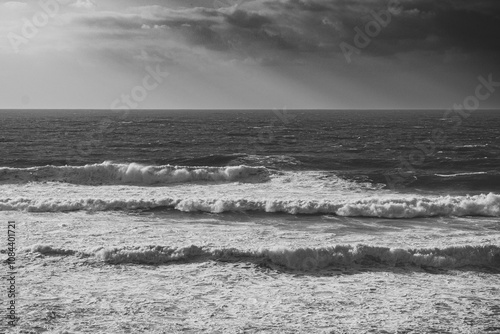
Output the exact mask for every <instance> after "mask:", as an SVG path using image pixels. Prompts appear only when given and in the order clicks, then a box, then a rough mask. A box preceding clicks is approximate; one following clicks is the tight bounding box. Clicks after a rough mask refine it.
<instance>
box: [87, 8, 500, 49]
mask: <svg viewBox="0 0 500 334" xmlns="http://www.w3.org/2000/svg"><path fill="white" fill-rule="evenodd" d="M394 1H395V0H393V2H394ZM396 2H397V1H396ZM388 4H389V2H388V1H387V0H374V1H361V0H334V1H331V0H328V1H327V0H285V1H269V0H267V1H261V0H255V1H245V2H241V3H238V4H237V5H236V6H233V7H226V8H200V7H197V8H188V9H184V10H170V9H167V8H165V7H161V6H149V7H148V6H146V7H137V8H135V9H133V10H132V11H130V12H128V13H125V14H124V13H99V14H92V15H91V14H89V15H86V16H82V17H79V18H78V20H80V22H82V23H83V24H85V25H86V26H88V27H97V28H101V29H103V30H108V31H119V30H122V31H127V30H130V31H131V36H136V35H137V30H139V29H141V30H144V29H143V28H144V26H146V27H151V28H155V27H163V28H165V30H166V29H169V32H170V33H174V34H177V35H178V36H183V37H184V39H185V40H186V41H187V42H188V43H191V44H192V45H196V46H203V47H206V48H208V49H212V50H221V51H223V50H233V51H234V50H237V51H239V52H240V53H243V54H244V53H245V52H246V53H248V55H250V56H253V55H255V54H258V53H259V52H260V51H262V52H267V53H268V52H272V50H273V49H275V50H278V51H279V50H288V51H289V52H317V53H318V54H322V53H323V54H335V53H336V54H339V53H341V49H340V47H339V45H340V44H341V43H342V42H346V43H350V44H352V43H353V39H354V37H355V35H356V31H355V30H354V29H355V28H359V29H361V30H364V28H365V25H366V24H367V23H368V22H370V21H373V20H374V16H373V13H374V12H375V13H380V12H381V11H386V10H387V9H388ZM398 4H399V8H400V9H401V10H400V12H398V13H397V14H393V15H391V20H390V23H389V24H388V25H387V27H384V28H383V29H381V32H380V34H378V35H377V36H375V37H373V38H372V41H371V43H370V47H367V48H366V49H364V50H363V53H365V54H368V55H375V56H384V55H393V54H398V53H403V52H412V51H430V52H436V53H444V52H447V51H449V50H458V51H457V52H462V53H468V52H476V51H479V52H489V51H499V50H500V37H499V36H500V35H499V34H498V30H499V29H498V28H499V27H500V2H499V1H498V0H481V1H474V2H471V1H466V0H456V1H448V0H444V1H437V2H436V1H430V0H401V1H399V2H398ZM134 31H136V32H134ZM141 33H142V34H145V35H146V36H147V35H148V34H153V31H152V30H151V31H149V32H148V31H142V32H141ZM153 35H154V34H153ZM153 35H152V36H153Z"/></svg>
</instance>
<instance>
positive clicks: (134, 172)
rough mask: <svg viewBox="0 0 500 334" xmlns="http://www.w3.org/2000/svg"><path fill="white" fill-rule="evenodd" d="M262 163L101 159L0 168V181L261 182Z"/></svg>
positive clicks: (264, 175)
mask: <svg viewBox="0 0 500 334" xmlns="http://www.w3.org/2000/svg"><path fill="white" fill-rule="evenodd" d="M269 175H270V173H269V171H268V170H267V169H266V168H265V167H250V166H244V165H241V166H228V167H194V166H170V165H165V166H145V165H141V164H137V163H130V164H116V163H111V162H104V163H102V164H93V165H85V166H44V167H32V168H8V167H4V168H0V182H1V183H27V182H65V183H72V184H80V185H103V184H131V185H159V184H170V183H182V182H197V181H198V182H199V181H215V182H233V181H248V182H264V181H267V180H268V178H269Z"/></svg>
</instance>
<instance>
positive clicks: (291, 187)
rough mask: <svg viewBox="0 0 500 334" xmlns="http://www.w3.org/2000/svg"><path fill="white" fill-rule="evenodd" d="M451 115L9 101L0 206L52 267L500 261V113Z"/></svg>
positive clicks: (31, 249) (313, 269)
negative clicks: (24, 105)
mask: <svg viewBox="0 0 500 334" xmlns="http://www.w3.org/2000/svg"><path fill="white" fill-rule="evenodd" d="M444 115H446V114H444V112H443V111H438V110H434V111H381V110H371V111H368V110H367V111H299V110H295V111H273V112H271V111H113V112H111V111H71V110H60V111H29V110H26V111H3V112H1V113H0V152H1V153H2V154H1V156H0V166H1V167H0V213H1V215H0V218H2V219H3V220H4V221H5V222H6V221H8V220H15V221H17V222H18V224H20V225H19V226H21V228H20V231H19V248H20V251H21V252H24V253H23V254H27V255H26V256H28V257H29V256H35V258H36V256H41V258H36V260H35V258H30V259H31V260H27V261H28V263H31V262H30V261H35V262H36V261H41V262H40V263H41V264H43V265H44V266H47V265H48V266H49V267H50V266H51V262H50V261H49V259H59V258H61V257H64V260H61V261H70V263H73V265H74V263H78V261H79V260H78V259H82V258H86V259H92V261H94V262H93V263H94V265H97V266H100V265H103V266H108V265H111V266H118V265H125V266H130V265H146V266H151V265H154V266H157V265H168V266H169V267H168V268H174V267H178V268H177V270H178V271H179V272H180V271H183V270H186V268H187V267H182V266H189V265H204V264H209V263H221V262H222V263H224V262H231V263H237V264H238V263H254V264H255V263H258V264H260V265H262V264H267V265H268V266H271V268H273V270H275V271H276V272H277V273H279V272H284V273H286V272H294V271H299V272H302V273H309V274H314V273H316V274H318V273H320V272H321V271H322V270H329V269H332V268H344V269H343V270H351V269H352V268H357V267H359V266H364V268H365V269H366V268H380V267H384V268H400V267H406V268H414V269H412V270H417V269H415V268H426V270H427V269H428V268H433V269H428V270H448V269H457V270H466V271H468V270H472V271H475V270H479V271H481V270H482V269H478V268H488V269H487V270H498V268H500V248H499V245H500V222H499V218H498V217H499V216H500V172H499V171H498V166H499V163H500V140H499V139H498V128H499V126H500V113H498V112H497V111H477V112H475V113H474V114H473V115H471V116H470V117H469V118H467V119H464V120H461V121H460V123H458V122H457V121H456V119H451V120H450V119H447V118H446V117H445V116H444ZM36 254H38V255H36ZM71 259H73V260H71ZM35 262H33V263H35ZM36 263H38V262H36ZM40 263H39V264H40ZM172 266H173V267H172ZM27 268H30V266H29V265H27ZM106 268H108V267H106ZM111 268H114V269H112V270H113V272H114V274H116V272H115V271H116V270H117V269H116V267H111ZM131 268H132V267H131ZM133 268H136V267H133ZM464 268H465V269H464ZM466 268H472V269H466ZM474 268H475V269H474ZM212 269H213V271H211V275H215V276H217V275H219V274H220V273H218V270H222V271H224V270H225V269H224V268H221V267H214V268H212ZM27 270H28V269H27ZM32 270H33V269H32ZM134 270H136V269H134ZM367 270H368V269H367ZM28 271H29V270H28ZM247 274H248V273H247ZM254 274H255V273H254ZM254 274H248V275H249V277H251V278H252V280H258V279H257V278H256V276H252V275H254ZM255 275H257V274H255ZM118 276H119V275H118ZM118 276H117V277H118ZM491 279H493V280H495V279H496V276H495V275H493V276H491ZM191 288H193V289H195V290H196V288H195V287H191ZM33 291H34V290H33ZM496 294H498V291H496ZM38 297H39V298H41V297H40V296H38ZM497 297H498V295H497ZM34 298H35V299H36V297H34ZM167 313H168V312H167ZM451 322H452V321H451ZM485 324H487V322H483V325H485ZM193 326H194V327H193ZM485 326H486V325H485ZM490 327H491V326H490ZM190 328H191V329H193V328H201V327H196V326H195V325H192V327H190ZM325 328H326V327H325ZM484 328H489V327H487V326H486V327H484ZM484 328H483V329H484ZM492 328H493V327H492ZM176 329H177V330H180V329H179V328H177V327H176Z"/></svg>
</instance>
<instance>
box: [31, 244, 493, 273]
mask: <svg viewBox="0 0 500 334" xmlns="http://www.w3.org/2000/svg"><path fill="white" fill-rule="evenodd" d="M26 250H27V251H29V252H36V253H41V254H45V255H79V256H93V257H95V258H97V259H98V260H100V261H103V262H106V263H110V264H124V263H137V264H152V265H158V264H168V263H175V262H179V261H182V262H190V261H224V262H231V261H232V262H256V263H261V264H262V263H272V264H276V265H280V266H282V267H285V268H287V269H293V270H306V271H311V270H318V269H324V268H328V267H334V266H346V267H349V266H352V265H358V264H362V265H386V266H401V265H411V266H431V267H437V268H459V267H464V266H488V267H493V268H500V247H498V246H494V245H478V246H472V245H467V246H457V247H447V248H443V249H440V248H429V249H427V248H425V249H402V248H388V247H377V246H373V245H362V244H360V245H336V246H331V247H319V248H298V249H292V248H261V249H257V250H242V249H237V248H209V247H202V246H196V245H191V246H187V247H168V246H129V247H114V248H103V247H100V248H96V249H94V250H90V251H89V252H82V251H74V250H62V249H57V248H52V247H51V246H48V245H34V246H33V247H31V248H28V249H26Z"/></svg>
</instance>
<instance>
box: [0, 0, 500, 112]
mask: <svg viewBox="0 0 500 334" xmlns="http://www.w3.org/2000/svg"><path fill="white" fill-rule="evenodd" d="M377 13H378V14H377ZM499 27H500V1H498V0H477V1H470V0H441V1H433V0H400V2H398V1H397V0H392V1H391V2H388V1H387V0H383V1H382V0H364V1H360V0H58V1H57V0H41V1H38V0H36V1H34V0H23V1H3V0H2V1H1V2H0V66H1V72H0V74H1V75H0V108H97V109H107V108H111V107H113V108H126V107H127V106H132V107H134V108H161V109H177V108H289V109H292V108H329V109H336V108H342V109H345V108H450V107H452V106H453V104H455V103H462V101H464V99H465V98H466V97H467V96H469V95H473V94H474V92H475V89H476V87H477V85H478V84H479V81H478V77H479V76H483V77H484V78H488V76H489V75H491V76H492V79H493V80H494V81H497V82H500V62H499V61H498V59H500V57H499V55H500V35H499V34H498V28H499ZM480 107H482V108H500V87H499V88H498V92H496V93H494V94H492V95H491V96H490V97H489V98H488V99H487V100H486V101H482V102H481V106H480Z"/></svg>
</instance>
